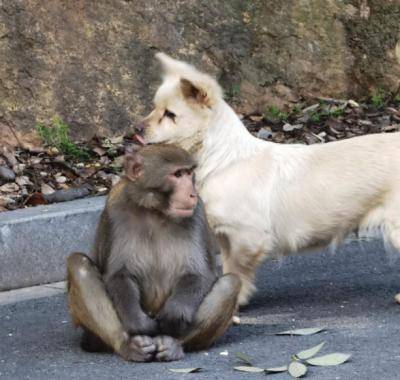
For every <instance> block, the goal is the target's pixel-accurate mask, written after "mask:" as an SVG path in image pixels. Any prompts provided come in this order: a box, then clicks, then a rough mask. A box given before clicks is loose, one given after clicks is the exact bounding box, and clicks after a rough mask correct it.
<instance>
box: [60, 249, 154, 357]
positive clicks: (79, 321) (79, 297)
mask: <svg viewBox="0 0 400 380" xmlns="http://www.w3.org/2000/svg"><path fill="white" fill-rule="evenodd" d="M67 269H68V298H69V309H70V312H71V315H72V319H73V321H74V323H75V324H76V325H78V326H82V327H84V328H85V329H87V330H89V331H90V332H91V333H93V334H95V335H96V336H97V337H98V338H100V339H101V340H102V341H103V342H104V343H105V344H106V345H108V346H109V347H111V348H112V349H113V350H114V351H115V352H117V353H119V354H120V355H121V356H122V357H123V358H124V359H125V360H132V361H148V360H150V359H151V358H152V356H153V353H154V351H155V349H156V347H155V344H154V343H153V340H152V339H151V338H150V337H147V336H140V335H137V336H134V337H129V335H128V333H127V332H126V331H125V330H124V328H123V327H122V324H121V322H120V320H119V318H118V316H117V314H116V312H115V310H114V306H113V304H112V302H111V300H110V299H109V296H108V294H107V292H106V290H105V286H104V284H103V282H102V280H101V278H100V274H99V272H98V270H97V268H96V266H95V265H94V264H93V263H92V261H91V260H90V259H89V258H88V257H87V256H86V255H84V254H82V253H73V254H72V255H70V256H69V257H68V259H67Z"/></svg>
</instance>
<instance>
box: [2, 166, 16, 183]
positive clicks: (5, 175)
mask: <svg viewBox="0 0 400 380" xmlns="http://www.w3.org/2000/svg"><path fill="white" fill-rule="evenodd" d="M0 178H2V179H4V180H6V181H14V179H15V173H14V172H13V171H12V170H11V169H9V168H8V167H7V166H0Z"/></svg>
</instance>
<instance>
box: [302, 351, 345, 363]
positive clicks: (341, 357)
mask: <svg viewBox="0 0 400 380" xmlns="http://www.w3.org/2000/svg"><path fill="white" fill-rule="evenodd" d="M350 357H351V355H350V354H342V353H340V352H335V353H333V354H328V355H324V356H318V357H317V358H311V359H308V360H307V363H308V364H311V365H317V366H330V365H339V364H342V363H344V362H347V360H349V359H350Z"/></svg>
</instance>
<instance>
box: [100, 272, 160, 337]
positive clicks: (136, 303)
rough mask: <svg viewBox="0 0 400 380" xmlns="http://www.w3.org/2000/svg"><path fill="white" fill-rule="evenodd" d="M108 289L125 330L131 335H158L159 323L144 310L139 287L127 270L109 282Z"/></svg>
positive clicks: (117, 274) (118, 273)
mask: <svg viewBox="0 0 400 380" xmlns="http://www.w3.org/2000/svg"><path fill="white" fill-rule="evenodd" d="M106 289H107V292H108V294H109V295H110V298H111V300H112V303H113V305H114V308H115V311H116V312H117V314H118V316H119V319H120V321H121V322H122V325H123V327H124V329H125V330H126V331H127V332H128V333H129V334H130V335H152V336H153V335H156V334H157V331H158V325H157V322H156V321H155V320H154V319H152V318H150V317H149V316H148V315H147V314H146V313H145V312H144V311H143V310H142V306H141V304H140V290H139V287H138V285H137V284H136V282H135V281H134V280H133V279H132V276H131V275H130V274H129V272H128V271H127V270H126V269H125V268H124V269H121V270H120V271H118V272H117V273H115V274H114V275H113V276H112V277H111V278H110V279H108V280H107V282H106Z"/></svg>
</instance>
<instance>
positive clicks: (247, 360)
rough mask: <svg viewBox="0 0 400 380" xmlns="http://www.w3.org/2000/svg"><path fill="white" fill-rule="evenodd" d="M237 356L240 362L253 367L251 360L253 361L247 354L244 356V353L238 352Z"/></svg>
mask: <svg viewBox="0 0 400 380" xmlns="http://www.w3.org/2000/svg"><path fill="white" fill-rule="evenodd" d="M235 356H236V359H238V360H240V361H242V362H243V363H245V364H247V365H249V366H251V364H252V363H251V360H252V359H251V358H250V357H249V356H247V355H246V354H243V353H242V352H236V354H235Z"/></svg>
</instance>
